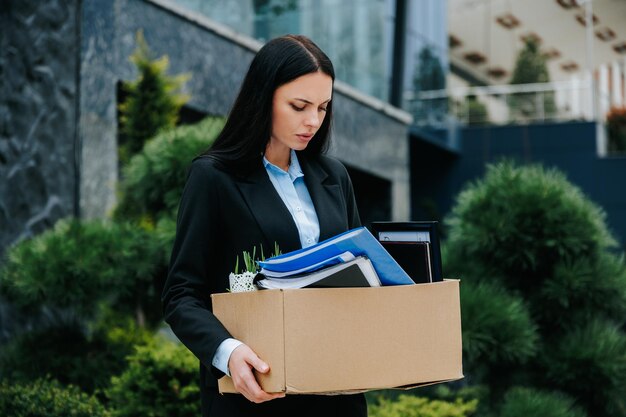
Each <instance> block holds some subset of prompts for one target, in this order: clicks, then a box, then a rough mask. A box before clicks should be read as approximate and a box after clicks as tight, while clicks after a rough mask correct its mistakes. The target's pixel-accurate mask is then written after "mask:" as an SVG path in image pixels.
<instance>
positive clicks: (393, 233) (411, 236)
mask: <svg viewBox="0 0 626 417" xmlns="http://www.w3.org/2000/svg"><path fill="white" fill-rule="evenodd" d="M372 229H373V230H374V236H375V237H376V238H377V239H378V240H379V241H380V243H381V244H382V245H383V247H384V248H385V249H386V250H387V252H389V254H390V255H391V256H392V257H393V258H394V259H395V260H396V262H398V264H399V265H400V266H401V267H402V269H404V271H405V272H406V273H407V274H408V275H409V277H411V279H412V280H413V282H415V283H420V284H421V283H427V282H437V281H442V280H443V272H442V267H441V249H440V246H439V234H438V231H437V222H436V221H414V222H373V223H372Z"/></svg>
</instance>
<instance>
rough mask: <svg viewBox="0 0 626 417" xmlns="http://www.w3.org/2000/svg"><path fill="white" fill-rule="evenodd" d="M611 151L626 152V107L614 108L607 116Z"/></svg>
mask: <svg viewBox="0 0 626 417" xmlns="http://www.w3.org/2000/svg"><path fill="white" fill-rule="evenodd" d="M606 127H607V133H608V136H609V149H608V151H609V153H611V154H620V153H621V154H624V153H626V107H622V108H613V109H611V111H610V112H609V114H608V115H607V116H606Z"/></svg>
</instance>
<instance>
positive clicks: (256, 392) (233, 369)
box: [228, 345, 285, 403]
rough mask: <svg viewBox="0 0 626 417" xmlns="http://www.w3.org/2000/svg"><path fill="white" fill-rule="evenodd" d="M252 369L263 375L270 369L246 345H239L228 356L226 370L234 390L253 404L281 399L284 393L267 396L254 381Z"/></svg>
mask: <svg viewBox="0 0 626 417" xmlns="http://www.w3.org/2000/svg"><path fill="white" fill-rule="evenodd" d="M252 368H254V369H256V370H257V371H258V372H261V373H262V374H265V373H267V372H269V370H270V367H269V365H268V364H267V363H265V362H263V361H262V360H261V359H260V358H259V357H258V356H257V355H256V353H254V352H253V351H252V349H250V348H249V347H248V346H247V345H239V346H237V348H235V350H233V352H232V353H231V354H230V359H229V360H228V369H229V371H230V375H231V377H232V379H233V383H234V384H235V389H236V390H237V391H239V392H240V393H241V394H243V396H244V397H246V398H247V399H248V400H250V401H252V402H253V403H262V402H265V401H269V400H273V399H275V398H283V397H284V396H285V394H284V393H276V394H268V393H267V392H265V391H263V390H262V389H261V387H260V386H259V383H258V382H257V381H256V378H255V377H254V374H253V373H252Z"/></svg>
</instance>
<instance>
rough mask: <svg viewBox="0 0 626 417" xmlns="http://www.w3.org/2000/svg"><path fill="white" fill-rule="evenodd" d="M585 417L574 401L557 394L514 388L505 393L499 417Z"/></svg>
mask: <svg viewBox="0 0 626 417" xmlns="http://www.w3.org/2000/svg"><path fill="white" fill-rule="evenodd" d="M528 416H541V417H586V416H587V414H586V413H585V412H584V411H583V410H582V409H581V408H580V407H578V406H576V405H575V402H574V400H573V399H572V398H571V397H569V396H567V395H565V394H563V393H559V392H543V391H539V390H535V389H530V388H523V387H514V388H512V389H511V390H510V391H509V392H507V394H506V396H505V397H504V403H503V405H502V409H501V411H500V414H499V417H528Z"/></svg>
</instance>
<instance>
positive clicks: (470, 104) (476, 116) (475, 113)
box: [460, 95, 489, 125]
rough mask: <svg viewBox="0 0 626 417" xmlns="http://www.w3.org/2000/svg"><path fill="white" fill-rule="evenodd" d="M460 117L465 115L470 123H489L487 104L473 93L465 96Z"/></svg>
mask: <svg viewBox="0 0 626 417" xmlns="http://www.w3.org/2000/svg"><path fill="white" fill-rule="evenodd" d="M460 113H461V115H462V117H465V118H466V120H467V123H468V124H470V125H484V124H487V123H489V113H488V112H487V106H486V105H485V104H484V103H483V102H482V101H480V100H478V98H477V97H476V96H474V95H469V96H467V100H466V101H465V103H464V104H463V107H462V109H461V110H460Z"/></svg>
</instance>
